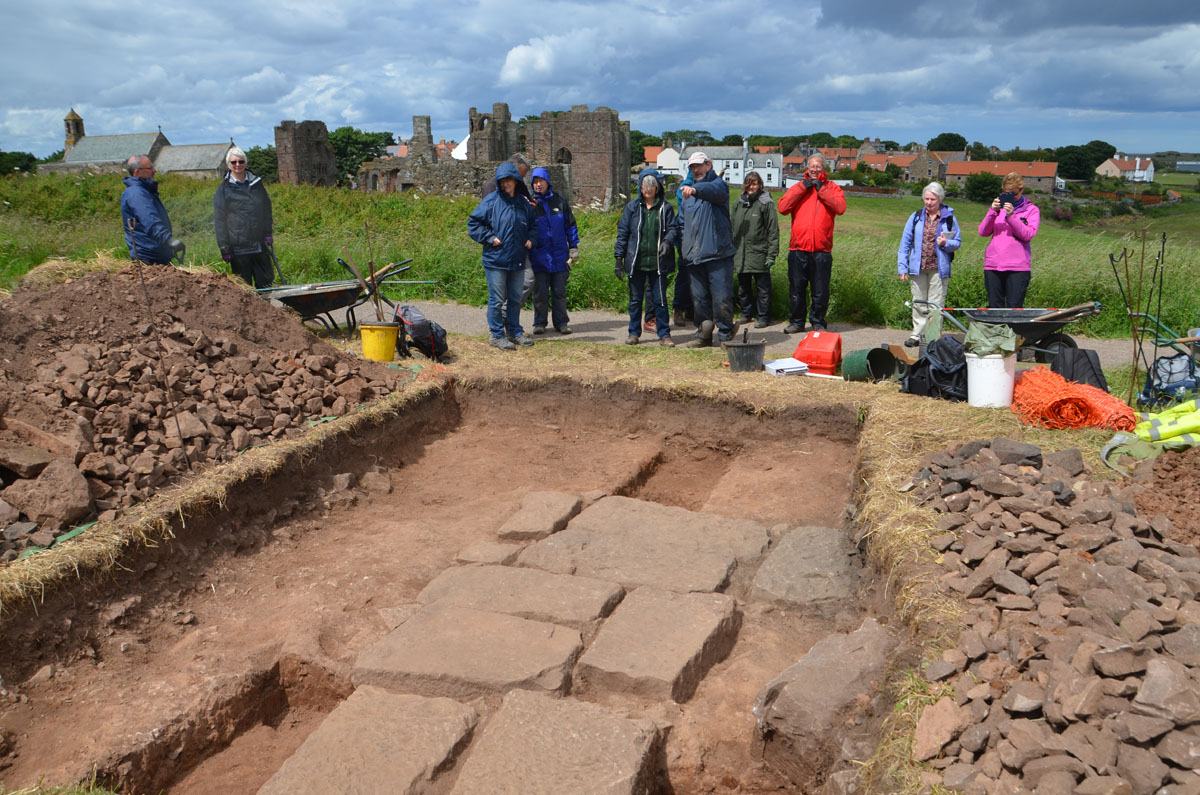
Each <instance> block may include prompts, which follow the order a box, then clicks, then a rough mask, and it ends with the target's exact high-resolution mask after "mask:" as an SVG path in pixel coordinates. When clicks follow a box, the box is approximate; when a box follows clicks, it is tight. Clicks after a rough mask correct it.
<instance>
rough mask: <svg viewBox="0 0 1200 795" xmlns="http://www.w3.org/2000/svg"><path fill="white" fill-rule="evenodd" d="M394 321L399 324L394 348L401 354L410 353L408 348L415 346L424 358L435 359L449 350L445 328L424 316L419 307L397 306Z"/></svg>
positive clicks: (406, 354) (408, 354)
mask: <svg viewBox="0 0 1200 795" xmlns="http://www.w3.org/2000/svg"><path fill="white" fill-rule="evenodd" d="M395 321H396V322H397V323H399V324H400V336H399V337H398V338H397V342H396V350H397V351H399V353H400V355H401V356H410V355H412V354H411V352H410V350H409V348H416V349H417V350H418V351H420V352H421V353H422V354H423V355H424V356H425V357H426V358H428V359H433V360H435V361H436V360H438V359H441V358H442V357H443V356H445V355H446V352H447V351H448V350H449V347H448V346H447V345H446V330H445V329H444V328H442V327H441V326H439V325H438V324H437V323H434V322H433V321H432V320H430V319H429V318H427V317H425V315H424V314H422V313H421V310H420V309H417V308H416V307H415V306H407V305H406V306H398V307H396V316H395ZM405 337H407V338H408V339H407V340H406V339H405Z"/></svg>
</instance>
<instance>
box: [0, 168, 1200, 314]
mask: <svg viewBox="0 0 1200 795" xmlns="http://www.w3.org/2000/svg"><path fill="white" fill-rule="evenodd" d="M1170 176H1180V175H1170ZM1182 176H1190V175H1182ZM122 189H123V185H122V184H121V180H120V178H119V177H118V176H116V175H107V176H99V177H93V176H75V175H52V176H42V177H33V176H25V177H16V176H5V177H2V178H0V288H10V289H11V287H13V286H14V285H15V284H16V282H17V281H18V280H19V279H20V277H21V276H22V275H23V274H24V273H25V272H27V271H28V270H29V269H30V268H32V267H34V266H36V265H38V264H40V263H41V262H43V261H45V260H46V259H48V258H50V257H65V258H69V259H86V258H88V257H89V256H91V255H92V254H93V253H94V252H96V251H106V252H109V253H112V254H114V255H116V256H125V254H126V251H125V243H124V235H123V233H122V230H121V227H120V217H119V210H118V204H119V198H120V194H121V191H122ZM214 189H215V185H214V184H213V183H211V182H201V181H196V180H190V179H187V178H183V177H172V176H170V175H168V176H166V177H164V178H163V179H162V180H160V195H161V197H162V199H163V203H164V204H165V205H166V207H167V211H168V213H169V214H170V216H171V219H172V221H173V223H174V225H175V231H176V234H177V235H178V236H179V237H180V238H181V239H182V240H184V242H185V243H187V246H188V252H187V259H188V261H189V263H193V264H200V265H206V266H209V267H212V268H214V269H217V270H228V266H226V265H225V264H224V263H222V262H221V260H220V256H219V254H218V251H217V247H216V241H215V239H214V237H213V231H212V194H213V191H214ZM269 190H270V193H271V199H272V202H273V205H274V215H275V240H276V251H277V253H278V255H279V260H280V264H281V265H282V267H283V270H284V273H285V274H286V276H287V279H288V281H289V282H290V283H294V284H298V283H307V282H316V281H330V280H341V279H346V278H349V276H348V274H347V273H346V272H345V271H343V270H342V269H341V267H340V266H339V265H338V264H337V258H338V257H339V256H341V252H342V249H343V248H345V249H347V250H348V251H349V253H350V256H351V258H352V259H353V260H354V262H355V263H356V264H358V265H360V266H361V267H363V268H364V269H365V266H366V262H367V260H368V258H369V253H368V252H370V253H371V254H373V257H374V261H375V262H376V263H377V264H378V265H383V264H384V263H387V262H393V261H396V260H400V259H405V258H408V257H412V258H413V259H414V263H413V268H412V270H410V271H409V272H408V273H407V274H405V276H404V277H402V278H410V279H431V280H435V281H436V282H437V284H436V285H413V286H408V287H405V288H391V289H390V290H389V292H388V295H389V297H391V298H393V299H399V300H413V299H439V300H454V301H459V302H463V303H467V304H472V305H482V304H484V303H485V302H486V285H485V283H484V279H483V274H482V273H481V270H482V268H481V266H480V262H479V256H480V251H479V246H478V245H477V244H476V243H474V242H473V241H471V240H470V238H468V237H467V235H466V220H467V216H468V215H469V214H470V212H471V210H473V209H474V208H475V206H476V204H477V200H476V199H474V198H473V197H459V198H453V199H451V198H440V197H430V196H422V195H421V194H418V193H414V192H409V193H404V194H390V195H368V194H363V193H358V192H354V191H348V190H338V189H321V188H311V187H305V186H290V185H272V186H271V187H270V189H269ZM779 195H780V194H779V193H778V192H776V194H775V196H776V199H778V197H779ZM1038 198H1040V197H1035V200H1038ZM950 204H951V205H952V206H954V208H955V211H956V215H957V217H958V219H959V222H960V223H961V224H962V227H963V238H964V243H963V247H962V248H961V249H960V251H959V253H958V255H957V257H956V258H955V263H954V276H953V278H952V279H951V280H950V286H949V296H948V299H947V300H948V303H949V305H951V306H978V305H981V304H984V303H985V302H986V299H985V297H984V290H983V252H984V248H985V247H986V244H987V241H986V239H985V238H981V237H979V235H978V234H977V233H976V228H977V226H978V224H979V221H980V220H981V219H982V217H983V214H984V211H985V209H986V208H985V207H984V206H983V205H979V204H974V203H972V202H968V201H966V200H965V199H954V200H952V201H950ZM847 205H848V209H847V212H846V214H845V215H844V216H842V217H841V218H839V219H838V221H837V227H836V230H837V231H836V233H835V236H834V273H833V285H832V300H831V307H830V317H831V319H833V320H835V321H844V322H852V323H862V324H871V325H890V326H894V327H898V328H905V327H907V326H908V323H909V310H908V309H907V308H906V307H905V306H904V301H905V300H906V299H907V298H908V297H909V292H908V287H907V285H906V284H904V283H902V282H900V281H899V279H897V278H896V275H895V274H896V248H897V246H898V244H899V240H900V235H901V232H902V229H903V225H904V223H905V221H906V220H907V218H908V216H909V214H910V213H911V212H912V211H913V210H914V209H916V208H917V207H919V206H920V200H919V198H917V197H913V196H909V197H903V198H898V199H892V198H858V197H851V198H849V199H848V200H847ZM576 218H577V221H578V224H579V232H580V238H581V240H582V243H581V246H580V254H581V260H580V263H579V264H578V265H577V266H576V267H575V268H574V269H573V271H572V274H571V279H570V281H569V282H568V287H567V298H568V301H569V303H570V305H571V306H572V307H579V308H606V309H611V310H616V311H624V309H625V307H626V305H627V300H628V299H627V293H626V289H625V286H624V285H623V284H622V283H621V282H619V281H618V280H617V279H615V278H614V277H613V275H612V246H613V240H614V237H615V235H616V225H617V220H618V218H619V214H618V213H617V212H611V213H599V212H594V211H590V210H583V209H580V210H578V211H577V214H576ZM780 226H781V229H780V233H781V239H782V245H781V249H782V250H781V252H780V253H781V256H780V257H779V259H778V260H777V263H776V266H775V268H774V270H773V283H774V285H773V288H774V289H773V292H774V301H773V314H774V315H775V317H776V318H782V317H785V316H786V307H787V264H786V263H787V252H786V247H787V239H788V234H789V231H790V228H789V219H788V218H786V217H784V218H781V224H780ZM1142 228H1145V229H1147V230H1148V231H1149V233H1150V234H1151V235H1152V236H1154V235H1158V234H1160V233H1162V232H1166V233H1167V235H1168V248H1167V260H1166V262H1167V265H1168V270H1167V284H1168V289H1167V291H1166V300H1165V302H1164V306H1163V311H1162V317H1163V320H1164V322H1165V323H1166V324H1167V325H1169V326H1171V327H1172V328H1185V329H1186V328H1191V327H1193V326H1195V325H1196V321H1197V319H1200V291H1198V290H1195V289H1192V287H1191V286H1192V285H1195V284H1197V283H1200V254H1198V253H1197V251H1198V249H1197V243H1200V202H1196V201H1185V202H1183V203H1182V204H1180V205H1177V206H1174V207H1164V208H1152V209H1151V210H1150V211H1148V212H1147V213H1146V214H1145V215H1136V216H1123V217H1121V218H1118V219H1109V220H1108V221H1106V222H1105V223H1103V224H1093V225H1082V224H1076V225H1074V226H1067V225H1062V224H1058V223H1056V222H1054V221H1050V220H1047V219H1045V218H1043V223H1042V227H1041V230H1040V231H1039V233H1038V236H1037V237H1036V238H1035V239H1034V243H1033V250H1034V265H1033V281H1032V284H1031V285H1030V292H1029V298H1028V299H1027V305H1029V306H1045V307H1063V306H1073V305H1075V304H1078V303H1082V302H1084V301H1092V300H1097V301H1101V302H1102V303H1104V304H1105V306H1106V307H1107V309H1106V311H1105V312H1104V313H1102V314H1101V315H1100V316H1098V317H1097V318H1093V319H1089V320H1086V321H1083V322H1081V323H1077V324H1074V325H1073V326H1072V327H1071V328H1072V331H1073V332H1075V331H1077V332H1078V333H1080V334H1083V335H1094V336H1115V335H1122V334H1125V333H1127V332H1128V324H1127V322H1126V320H1125V318H1124V316H1123V313H1122V311H1121V300H1120V297H1119V295H1118V293H1117V289H1116V283H1115V280H1114V278H1113V274H1112V269H1111V267H1110V265H1109V259H1108V256H1109V254H1110V253H1112V252H1115V251H1119V250H1120V249H1121V247H1122V246H1135V241H1134V239H1133V238H1132V236H1131V235H1132V234H1133V233H1135V232H1137V231H1139V230H1141V229H1142ZM368 229H369V237H370V246H369V247H368V232H367V230H368ZM1137 246H1138V247H1139V248H1138V250H1139V254H1140V244H1137Z"/></svg>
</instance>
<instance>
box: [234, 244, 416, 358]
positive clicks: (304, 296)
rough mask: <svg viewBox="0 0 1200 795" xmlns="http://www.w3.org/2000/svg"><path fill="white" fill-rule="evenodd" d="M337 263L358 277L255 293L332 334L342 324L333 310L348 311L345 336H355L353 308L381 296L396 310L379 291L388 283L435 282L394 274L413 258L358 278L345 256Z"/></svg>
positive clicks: (302, 320)
mask: <svg viewBox="0 0 1200 795" xmlns="http://www.w3.org/2000/svg"><path fill="white" fill-rule="evenodd" d="M338 262H339V263H340V264H341V266H342V267H343V268H345V269H346V270H347V271H350V272H351V273H352V274H354V275H355V277H356V278H355V279H352V280H346V281H335V282H317V283H314V284H299V285H291V286H285V287H264V288H261V289H259V290H257V291H256V292H258V293H259V294H260V295H263V296H264V297H266V298H271V299H274V300H278V301H279V302H280V303H281V304H283V305H284V306H286V307H288V308H289V309H292V310H294V311H295V312H296V313H297V314H299V315H300V322H302V323H304V324H305V325H310V324H316V325H318V326H320V327H321V328H324V329H325V330H326V331H328V332H329V333H331V334H334V333H336V332H337V331H338V329H339V325H338V321H337V318H335V317H334V315H333V313H334V312H338V311H340V310H343V309H344V310H345V318H346V320H345V324H346V338H347V339H350V338H351V337H353V336H354V330H355V329H356V328H357V327H358V318H357V317H356V316H355V312H354V310H355V309H357V308H358V307H360V306H362V305H363V304H365V303H366V302H367V301H371V300H374V299H375V298H376V297H377V296H378V298H379V299H380V300H381V301H383V302H384V303H386V304H387V305H388V306H389V307H391V308H392V310H393V311H394V310H395V308H396V305H395V303H393V302H392V301H390V300H388V298H387V297H386V296H385V295H383V293H382V292H380V288H381V287H382V286H383V285H385V284H436V282H435V281H407V280H398V279H395V278H393V277H395V276H398V275H399V274H401V273H404V272H405V271H407V270H409V269H410V268H411V267H412V266H411V265H408V263H410V262H412V258H409V259H406V260H404V261H402V262H393V263H391V264H390V265H388V266H386V267H384V268H383V269H381V270H379V271H378V272H377V273H376V274H375V277H374V278H373V279H372V278H370V277H368V278H366V279H361V280H360V279H359V278H357V276H358V274H357V273H355V272H354V271H353V269H352V268H351V267H350V266H349V265H348V264H347V263H346V262H345V261H344V260H342V259H340V258H339V259H338Z"/></svg>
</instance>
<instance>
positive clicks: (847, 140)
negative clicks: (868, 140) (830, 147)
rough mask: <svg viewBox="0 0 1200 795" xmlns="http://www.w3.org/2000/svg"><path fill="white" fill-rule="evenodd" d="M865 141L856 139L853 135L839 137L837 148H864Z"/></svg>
mask: <svg viewBox="0 0 1200 795" xmlns="http://www.w3.org/2000/svg"><path fill="white" fill-rule="evenodd" d="M862 142H863V139H861V138H855V137H854V136H853V135H839V136H838V137H837V143H836V144H834V145H835V146H841V147H844V148H846V149H857V148H858V147H860V146H862Z"/></svg>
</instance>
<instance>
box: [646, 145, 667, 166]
mask: <svg viewBox="0 0 1200 795" xmlns="http://www.w3.org/2000/svg"><path fill="white" fill-rule="evenodd" d="M662 150H663V148H662V147H661V146H647V147H644V148H643V149H642V153H643V154H642V159H643V160H645V161H646V162H647V163H657V162H658V156H659V155H661V154H662Z"/></svg>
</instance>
